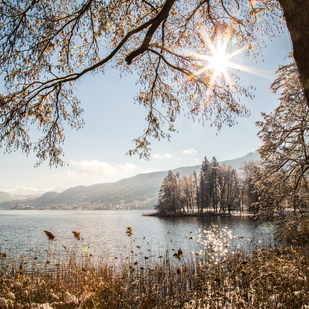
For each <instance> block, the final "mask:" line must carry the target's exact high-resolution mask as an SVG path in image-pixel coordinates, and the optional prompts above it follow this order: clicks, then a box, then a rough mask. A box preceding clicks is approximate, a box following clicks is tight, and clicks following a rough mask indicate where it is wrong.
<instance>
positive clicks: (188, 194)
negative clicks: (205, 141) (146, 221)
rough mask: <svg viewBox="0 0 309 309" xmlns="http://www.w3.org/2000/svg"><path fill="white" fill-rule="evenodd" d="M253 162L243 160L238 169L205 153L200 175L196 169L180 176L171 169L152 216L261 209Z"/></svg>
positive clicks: (228, 213)
mask: <svg viewBox="0 0 309 309" xmlns="http://www.w3.org/2000/svg"><path fill="white" fill-rule="evenodd" d="M255 171H256V165H255V163H254V162H249V163H244V164H243V165H242V167H241V168H240V172H241V173H240V175H239V174H238V172H237V170H236V169H234V168H233V167H232V166H229V165H224V164H223V165H220V164H219V163H218V161H217V159H216V158H215V157H213V158H212V160H211V161H210V162H209V161H208V159H207V158H206V157H205V158H204V161H203V163H202V165H201V170H200V172H199V175H197V173H196V172H195V171H194V172H193V174H191V175H189V176H183V177H180V174H179V173H176V174H174V173H173V172H172V171H171V170H170V171H169V172H168V174H167V176H166V177H165V178H164V180H163V183H162V185H161V188H160V191H159V198H158V204H157V205H155V206H154V208H155V209H156V212H155V213H152V214H148V215H149V216H159V217H171V216H177V217H183V216H190V217H192V216H231V215H233V216H234V215H254V214H256V213H257V212H258V206H257V205H256V202H257V200H258V193H257V190H256V189H255V187H254V184H253V182H252V178H253V174H254V173H255Z"/></svg>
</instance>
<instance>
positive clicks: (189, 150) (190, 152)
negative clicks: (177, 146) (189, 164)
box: [181, 148, 196, 155]
mask: <svg viewBox="0 0 309 309" xmlns="http://www.w3.org/2000/svg"><path fill="white" fill-rule="evenodd" d="M181 153H183V154H185V155H192V154H195V153H196V150H195V149H193V148H190V149H186V150H184V151H182V152H181Z"/></svg>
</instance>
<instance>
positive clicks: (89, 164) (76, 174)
mask: <svg viewBox="0 0 309 309" xmlns="http://www.w3.org/2000/svg"><path fill="white" fill-rule="evenodd" d="M70 164H71V166H73V167H75V168H76V169H75V170H73V171H72V170H70V171H69V172H68V176H69V177H71V178H85V177H90V176H121V175H123V176H126V175H128V174H130V173H132V172H134V171H136V169H137V166H136V165H134V164H131V163H124V164H118V165H115V166H113V165H111V164H109V163H106V162H101V161H98V160H95V159H93V160H89V161H80V162H75V161H71V162H70Z"/></svg>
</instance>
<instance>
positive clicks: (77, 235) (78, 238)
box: [72, 231, 80, 240]
mask: <svg viewBox="0 0 309 309" xmlns="http://www.w3.org/2000/svg"><path fill="white" fill-rule="evenodd" d="M72 233H73V235H74V238H75V239H76V240H80V232H77V231H72Z"/></svg>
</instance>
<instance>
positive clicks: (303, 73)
mask: <svg viewBox="0 0 309 309" xmlns="http://www.w3.org/2000/svg"><path fill="white" fill-rule="evenodd" d="M278 1H279V3H280V4H281V7H282V9H283V12H284V17H285V20H286V23H287V27H288V30H289V32H290V36H291V40H292V43H293V56H294V59H295V61H296V64H297V66H298V71H299V74H300V81H301V84H302V86H303V88H304V91H305V97H306V100H307V105H308V106H309V9H308V5H309V2H308V0H278Z"/></svg>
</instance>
